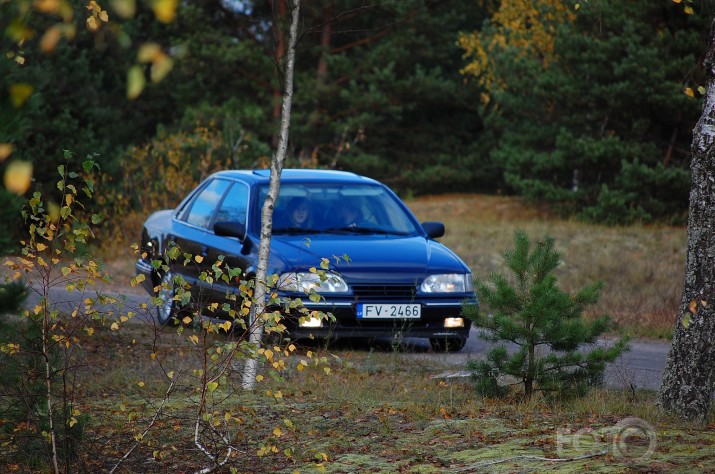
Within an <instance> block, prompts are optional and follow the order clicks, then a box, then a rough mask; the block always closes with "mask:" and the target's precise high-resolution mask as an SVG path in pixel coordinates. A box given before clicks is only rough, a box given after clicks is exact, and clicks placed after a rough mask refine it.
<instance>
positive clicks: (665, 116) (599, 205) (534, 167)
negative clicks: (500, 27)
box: [483, 0, 715, 224]
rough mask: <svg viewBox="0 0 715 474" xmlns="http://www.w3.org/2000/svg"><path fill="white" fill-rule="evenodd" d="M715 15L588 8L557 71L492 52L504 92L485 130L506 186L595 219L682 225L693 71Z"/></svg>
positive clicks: (641, 1)
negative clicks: (490, 130)
mask: <svg viewBox="0 0 715 474" xmlns="http://www.w3.org/2000/svg"><path fill="white" fill-rule="evenodd" d="M714 7H715V3H713V2H711V1H708V2H704V3H703V4H702V5H699V6H698V8H696V9H695V12H694V13H693V14H690V15H689V14H686V13H684V11H683V7H682V6H681V5H678V4H676V3H674V2H671V1H659V2H652V1H647V0H638V1H632V2H621V1H612V0H603V1H598V2H581V3H580V8H579V9H578V10H577V11H576V16H575V21H573V22H566V23H564V24H563V25H561V27H560V28H559V29H558V30H556V35H555V38H554V45H553V46H554V51H553V57H552V58H551V61H549V62H548V63H544V61H543V60H542V59H543V58H541V57H539V56H536V57H531V56H526V55H523V54H521V52H520V51H519V50H518V49H517V48H512V47H510V46H509V44H508V43H507V44H505V45H504V47H502V48H495V49H494V50H493V51H492V52H493V55H492V57H491V59H492V63H493V66H494V68H493V69H494V72H495V74H496V75H497V77H498V81H495V82H497V83H499V84H503V85H504V86H503V87H502V88H495V90H494V91H493V94H492V103H491V106H492V107H493V109H492V113H493V116H492V117H491V118H489V119H488V123H490V125H492V126H493V127H495V130H497V131H498V133H499V134H500V135H499V141H498V143H497V145H496V146H495V148H494V149H493V150H492V159H493V161H494V162H497V163H502V164H503V166H504V171H505V174H504V178H505V180H506V184H508V186H509V187H510V188H511V189H513V190H514V191H516V192H517V193H518V194H521V195H524V196H526V197H528V198H531V199H533V200H537V201H548V202H551V203H553V204H554V205H555V206H556V207H557V208H558V209H559V210H561V211H563V212H564V213H566V214H569V215H574V214H580V216H581V217H583V218H586V219H589V220H594V221H596V222H603V223H609V224H613V223H628V222H633V221H635V220H652V219H663V218H671V219H672V218H673V216H675V217H676V218H679V216H682V214H683V213H684V211H685V210H686V209H687V192H688V191H687V190H688V182H689V175H688V164H689V163H688V162H689V145H690V139H691V136H690V131H691V130H692V129H693V126H694V124H695V122H696V121H697V119H698V117H699V115H700V107H701V100H700V97H699V95H697V93H696V92H694V91H696V90H698V86H701V85H703V76H702V73H701V72H700V71H699V70H698V69H697V68H696V65H697V62H698V58H699V56H700V54H701V52H702V51H703V50H705V40H706V33H707V30H708V27H707V25H708V24H709V22H710V16H711V15H710V12H712V11H713V8H714ZM489 31H491V30H490V29H489V28H487V29H486V30H485V32H483V34H487V33H488V32H489Z"/></svg>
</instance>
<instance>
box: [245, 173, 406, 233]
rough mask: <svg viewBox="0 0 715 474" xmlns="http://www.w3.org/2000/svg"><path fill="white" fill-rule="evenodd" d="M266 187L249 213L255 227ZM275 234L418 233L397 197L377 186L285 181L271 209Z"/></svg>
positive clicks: (264, 197)
mask: <svg viewBox="0 0 715 474" xmlns="http://www.w3.org/2000/svg"><path fill="white" fill-rule="evenodd" d="M267 193H268V186H263V187H261V188H260V190H259V199H258V200H257V203H256V205H257V206H258V207H257V208H256V209H255V210H254V212H253V213H252V214H253V216H256V217H255V218H254V222H253V224H254V226H255V227H254V228H256V229H258V228H259V226H260V221H259V219H260V214H261V208H262V206H263V202H264V201H265V199H266V195H267ZM273 233H274V234H312V233H315V234H318V233H326V234H385V235H418V234H419V230H418V227H417V225H416V223H415V222H414V220H413V219H412V218H411V217H410V216H409V215H408V214H407V213H406V212H405V210H404V208H403V207H402V206H401V205H400V203H399V202H398V200H397V199H395V197H394V196H393V195H392V194H391V193H390V192H389V191H387V190H386V189H385V188H384V187H382V186H379V185H366V184H346V183H336V184H331V183H306V184H295V183H285V184H282V185H281V190H280V195H279V197H278V201H277V203H276V206H275V208H274V210H273Z"/></svg>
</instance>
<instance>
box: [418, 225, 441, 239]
mask: <svg viewBox="0 0 715 474" xmlns="http://www.w3.org/2000/svg"><path fill="white" fill-rule="evenodd" d="M422 228H423V229H424V230H425V232H427V237H429V238H430V239H436V238H438V237H442V236H443V235H444V224H442V223H441V222H423V223H422Z"/></svg>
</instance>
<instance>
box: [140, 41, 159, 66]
mask: <svg viewBox="0 0 715 474" xmlns="http://www.w3.org/2000/svg"><path fill="white" fill-rule="evenodd" d="M162 54H164V53H162V52H161V46H159V44H158V43H144V44H142V45H141V46H140V47H139V51H137V61H139V62H140V63H153V62H154V61H156V58H157V57H159V56H160V55H162Z"/></svg>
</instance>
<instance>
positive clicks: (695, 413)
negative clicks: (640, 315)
mask: <svg viewBox="0 0 715 474" xmlns="http://www.w3.org/2000/svg"><path fill="white" fill-rule="evenodd" d="M704 66H705V73H706V74H707V92H706V96H705V101H704V104H703V113H702V116H701V117H700V121H699V122H698V124H697V125H696V127H695V130H694V131H693V143H692V163H691V165H690V168H691V173H692V185H691V189H690V209H689V215H688V250H687V261H686V266H685V288H684V289H683V297H682V300H681V304H680V314H679V315H678V322H677V324H676V327H675V331H674V335H673V343H672V346H671V348H670V353H669V355H668V360H667V362H666V366H665V373H664V375H663V382H662V385H661V387H660V393H659V396H658V404H659V405H660V406H661V407H662V408H663V409H665V410H668V411H672V412H674V413H676V414H678V415H679V416H681V417H682V418H685V419H689V420H702V419H704V418H705V416H706V415H707V411H708V409H709V407H710V400H711V397H712V393H713V388H714V384H715V344H714V343H713V338H715V298H714V297H713V295H714V293H715V22H713V25H712V27H711V33H710V44H709V51H708V52H707V55H706V57H705V61H704ZM653 258H658V256H657V255H654V256H653Z"/></svg>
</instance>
